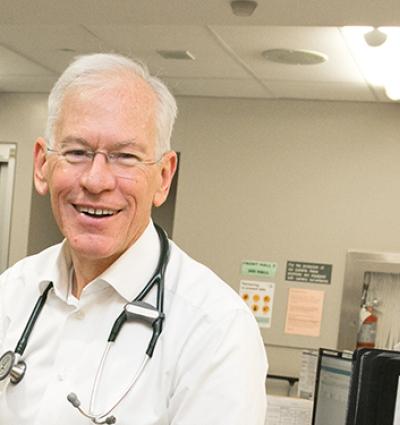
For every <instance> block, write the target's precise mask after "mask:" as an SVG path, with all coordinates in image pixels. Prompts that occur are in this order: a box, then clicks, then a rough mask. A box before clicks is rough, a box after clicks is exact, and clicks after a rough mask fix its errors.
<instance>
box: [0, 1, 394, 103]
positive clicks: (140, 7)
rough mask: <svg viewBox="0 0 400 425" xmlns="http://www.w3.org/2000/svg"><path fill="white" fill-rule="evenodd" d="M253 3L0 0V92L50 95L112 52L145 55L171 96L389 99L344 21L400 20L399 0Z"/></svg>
mask: <svg viewBox="0 0 400 425" xmlns="http://www.w3.org/2000/svg"><path fill="white" fill-rule="evenodd" d="M258 3H259V4H258V7H257V8H256V10H255V12H254V14H253V15H252V16H251V17H237V16H234V15H233V13H232V11H231V8H230V1H229V0H168V1H167V0H129V1H128V0H69V1H68V2H66V1H64V2H61V1H59V0H35V1H31V0H29V1H28V0H18V1H16V0H13V1H9V0H1V4H0V12H1V13H0V92H48V91H49V90H50V88H51V86H52V84H53V83H54V81H55V80H56V78H57V77H58V75H59V74H60V73H61V72H62V70H63V69H64V68H65V67H66V65H67V64H68V63H69V62H70V60H71V59H72V58H73V57H74V56H76V55H79V54H83V53H89V52H99V51H107V52H110V51H111V52H119V53H123V54H127V55H131V56H134V57H139V58H141V59H143V60H144V61H145V62H146V63H147V64H148V65H149V67H150V70H151V71H152V72H153V73H155V74H157V75H159V76H160V77H161V78H162V79H163V80H164V81H165V82H166V83H167V84H168V85H169V86H170V87H171V89H172V91H173V92H174V94H176V95H182V96H212V97H243V98H266V99H280V98H284V99H320V100H339V101H367V102H390V100H389V99H388V98H387V96H386V95H385V92H384V90H383V87H382V86H381V85H379V84H372V83H371V82H370V80H369V79H368V75H367V74H366V72H365V70H364V69H363V64H362V63H361V61H360V60H359V58H358V57H357V52H355V51H354V50H353V46H352V45H351V43H349V41H348V40H346V38H345V36H344V32H343V30H342V27H343V26H347V25H364V26H365V25H371V26H396V25H398V26H400V2H399V1H398V0H380V1H379V2H377V1H376V0H353V1H348V0H268V1H266V0H258ZM270 48H288V49H307V50H313V51H319V52H322V53H324V54H326V55H327V56H328V61H327V62H325V63H323V64H319V65H307V66H301V65H284V64H277V63H273V62H269V61H266V60H265V59H264V58H263V57H262V55H261V52H262V51H264V50H266V49H270ZM372 49H373V48H372ZM160 50H183V51H189V52H190V53H191V54H192V55H193V56H194V57H195V60H178V59H165V58H163V57H162V56H161V55H160V54H159V53H158V51H160Z"/></svg>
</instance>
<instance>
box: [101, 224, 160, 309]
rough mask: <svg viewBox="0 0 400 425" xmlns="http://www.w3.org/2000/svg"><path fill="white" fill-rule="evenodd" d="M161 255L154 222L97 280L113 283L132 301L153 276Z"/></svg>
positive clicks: (122, 294)
mask: <svg viewBox="0 0 400 425" xmlns="http://www.w3.org/2000/svg"><path fill="white" fill-rule="evenodd" d="M159 256H160V242H159V238H158V234H157V231H156V229H155V227H154V224H153V222H150V223H149V225H148V226H147V228H146V229H145V231H144V232H143V234H142V235H141V236H140V238H139V239H138V240H137V241H136V242H135V243H134V244H133V245H132V246H131V247H130V248H129V249H128V250H127V251H126V252H124V254H122V255H121V256H120V257H119V258H118V259H117V260H116V261H115V262H114V263H113V264H112V265H111V266H110V267H109V268H108V269H107V270H105V271H104V273H102V274H101V275H100V276H99V277H98V278H97V279H96V280H102V281H105V282H107V283H108V284H109V285H111V286H112V287H113V288H114V289H115V290H116V291H117V292H118V293H119V294H120V295H121V296H122V297H123V298H125V300H126V301H132V300H133V299H134V298H135V297H136V296H137V295H138V294H139V292H140V291H141V290H142V289H143V288H144V286H145V285H146V283H147V282H148V281H149V280H150V279H151V278H152V276H153V274H154V271H155V269H156V267H157V264H158V259H159Z"/></svg>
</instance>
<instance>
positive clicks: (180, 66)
mask: <svg viewBox="0 0 400 425" xmlns="http://www.w3.org/2000/svg"><path fill="white" fill-rule="evenodd" d="M89 29H90V31H91V32H92V33H93V34H96V35H97V36H98V37H99V38H100V39H102V40H105V41H106V42H107V43H108V44H109V45H110V46H112V47H113V48H114V49H116V50H117V51H120V52H123V53H125V54H128V55H134V56H137V57H139V58H141V59H142V60H144V61H145V62H146V63H147V64H148V66H149V68H150V69H151V70H152V72H153V73H154V72H155V73H157V74H159V75H161V76H168V77H192V78H197V77H199V78H202V77H204V78H205V77H207V78H211V77H214V78H222V77H227V78H247V77H248V74H247V72H246V71H245V70H243V68H242V67H241V66H240V65H239V64H238V63H237V62H236V61H235V60H234V59H232V58H231V57H230V55H229V54H227V53H226V52H225V50H224V49H222V47H221V46H220V45H219V44H218V43H216V41H215V39H214V37H213V36H212V35H211V34H210V32H209V31H208V29H207V28H206V27H202V26H188V25H175V26H170V25H129V26H128V25H105V26H90V27H89ZM157 50H188V51H189V52H190V53H191V54H193V55H194V57H195V60H194V61H182V60H167V59H164V58H163V57H162V56H161V55H159V54H158V53H156V51H157Z"/></svg>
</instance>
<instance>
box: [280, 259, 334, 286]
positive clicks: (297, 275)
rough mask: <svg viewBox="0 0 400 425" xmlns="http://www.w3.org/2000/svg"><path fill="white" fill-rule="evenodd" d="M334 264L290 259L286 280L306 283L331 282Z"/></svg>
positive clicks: (287, 265)
mask: <svg viewBox="0 0 400 425" xmlns="http://www.w3.org/2000/svg"><path fill="white" fill-rule="evenodd" d="M331 277H332V264H320V263H304V262H300V261H288V262H287V264H286V277H285V279H286V280H289V281H295V282H304V283H331Z"/></svg>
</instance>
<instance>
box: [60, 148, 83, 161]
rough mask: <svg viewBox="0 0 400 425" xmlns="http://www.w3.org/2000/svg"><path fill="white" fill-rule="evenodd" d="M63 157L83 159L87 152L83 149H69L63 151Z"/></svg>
mask: <svg viewBox="0 0 400 425" xmlns="http://www.w3.org/2000/svg"><path fill="white" fill-rule="evenodd" d="M63 155H64V157H65V158H66V159H67V160H70V161H71V160H72V161H74V160H75V161H76V160H83V159H86V158H88V157H89V155H88V152H87V151H85V150H84V149H70V150H67V151H64V152H63Z"/></svg>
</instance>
